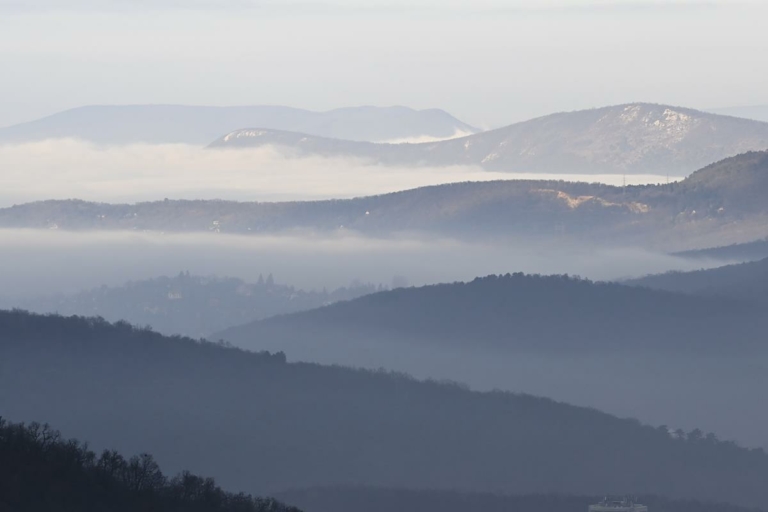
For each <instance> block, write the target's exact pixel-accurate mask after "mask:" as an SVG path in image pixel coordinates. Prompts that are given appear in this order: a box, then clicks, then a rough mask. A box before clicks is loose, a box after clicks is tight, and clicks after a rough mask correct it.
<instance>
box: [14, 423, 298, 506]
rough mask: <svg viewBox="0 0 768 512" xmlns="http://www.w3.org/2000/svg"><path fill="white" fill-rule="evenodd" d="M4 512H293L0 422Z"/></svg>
mask: <svg viewBox="0 0 768 512" xmlns="http://www.w3.org/2000/svg"><path fill="white" fill-rule="evenodd" d="M0 510H2V511H3V512H51V511H56V512H106V511H109V512H139V511H141V512H177V511H178V512H299V510H298V509H296V508H294V507H289V506H286V505H283V504H281V503H279V502H277V501H275V500H273V499H268V498H253V497H251V496H250V495H247V494H244V493H240V494H232V493H228V492H225V491H223V490H222V489H221V488H220V487H218V486H217V485H216V483H215V482H214V480H213V479H212V478H203V477H199V476H197V475H193V474H192V473H189V472H188V471H184V472H182V473H180V474H179V475H177V476H175V477H173V478H169V477H167V476H165V475H164V474H163V472H162V471H161V470H160V467H159V466H158V465H157V463H156V462H155V460H154V459H153V458H152V456H151V455H149V454H147V453H142V454H141V455H135V456H133V457H130V458H128V459H126V458H125V457H123V456H122V455H121V454H120V453H118V452H117V451H115V450H104V451H103V452H102V453H101V454H100V455H97V454H96V453H95V452H93V451H91V450H89V449H88V445H87V443H83V442H80V441H78V440H76V439H65V438H63V437H62V436H61V434H60V433H59V432H58V431H56V430H53V429H52V428H51V427H49V426H48V425H40V424H39V423H30V424H28V425H25V424H22V423H10V422H8V421H7V420H6V419H4V418H2V417H0Z"/></svg>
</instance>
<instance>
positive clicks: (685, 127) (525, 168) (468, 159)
mask: <svg viewBox="0 0 768 512" xmlns="http://www.w3.org/2000/svg"><path fill="white" fill-rule="evenodd" d="M262 146H280V147H282V148H287V149H289V150H290V151H292V152H293V153H295V154H299V155H322V156H333V157H354V158H360V159H365V160H368V161H372V162H375V163H380V164H391V165H400V166H419V165H426V166H454V165H470V166H479V167H481V168H483V169H487V170H491V171H499V172H512V173H571V174H655V175H665V174H666V175H671V176H686V175H688V174H689V173H691V172H693V171H695V170H696V169H699V168H701V167H703V166H705V165H707V164H709V163H711V162H715V161H718V160H721V159H723V158H727V157H730V156H735V155H737V154H739V153H744V152H746V151H755V150H758V151H759V150H766V149H768V123H765V122H760V121H754V120H748V119H741V118H736V117H729V116H721V115H717V114H710V113H705V112H700V111H697V110H692V109H687V108H680V107H673V106H667V105H655V104H647V103H632V104H625V105H618V106H611V107H603V108H596V109H591V110H582V111H577V112H564V113H557V114H551V115H548V116H544V117H540V118H536V119H532V120H530V121H524V122H521V123H516V124H513V125H510V126H506V127H503V128H498V129H495V130H489V131H485V132H481V133H476V134H474V135H469V136H466V137H463V138H458V139H452V140H445V141H439V142H431V143H422V144H372V143H365V142H354V141H351V140H340V139H332V138H326V137H318V136H316V135H313V134H309V133H294V132H289V131H280V130H274V129H268V128H267V127H263V126H262V127H256V126H255V127H253V128H243V129H239V130H235V131H232V132H230V133H227V134H225V135H223V136H221V137H220V138H219V139H217V140H215V141H214V142H213V143H212V144H211V145H210V147H214V148H254V147H262Z"/></svg>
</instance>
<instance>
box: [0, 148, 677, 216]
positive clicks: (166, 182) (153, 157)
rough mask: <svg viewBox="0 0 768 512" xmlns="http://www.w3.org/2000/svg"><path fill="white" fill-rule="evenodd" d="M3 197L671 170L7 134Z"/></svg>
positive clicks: (186, 193)
mask: <svg viewBox="0 0 768 512" xmlns="http://www.w3.org/2000/svg"><path fill="white" fill-rule="evenodd" d="M0 168H2V169H3V173H2V175H0V207H5V206H10V205H13V204H20V203H25V202H31V201H40V200H45V199H82V200H87V201H98V202H112V203H115V202H127V203H133V202H139V201H157V200H162V199H165V198H168V199H227V200H237V201H293V200H313V199H339V198H349V197H356V196H365V195H375V194H383V193H389V192H396V191H400V190H404V189H410V188H416V187H422V186H427V185H439V184H444V183H455V182H461V181H493V180H502V179H526V180H530V179H563V180H568V181H587V182H596V183H607V184H612V185H621V184H622V183H626V184H628V185H640V184H648V183H665V182H667V180H668V177H667V176H656V175H629V176H626V177H623V176H618V175H615V174H614V175H605V174H604V175H600V174H597V175H588V176H581V175H578V174H572V175H571V174H542V173H515V174H510V173H503V172H490V171H486V170H483V169H481V168H480V167H474V166H464V165H452V166H445V167H425V166H414V167H403V166H385V165H380V164H376V163H374V162H371V161H368V160H365V159H356V158H335V157H321V156H302V155H298V154H296V153H295V151H292V150H291V149H289V148H281V147H274V146H269V147H264V148H253V149H239V150H224V149H214V148H205V147H202V146H194V145H189V144H126V145H107V146H104V145H96V144H93V143H90V142H87V141H83V140H78V139H50V140H46V141H41V142H28V143H5V144H3V143H0Z"/></svg>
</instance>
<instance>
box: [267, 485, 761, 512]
mask: <svg viewBox="0 0 768 512" xmlns="http://www.w3.org/2000/svg"><path fill="white" fill-rule="evenodd" d="M280 497H281V499H283V500H285V501H287V502H288V503H292V504H295V505H298V506H300V507H303V508H304V509H305V510H312V511H313V512H362V511H365V512H390V511H392V510H397V511H399V512H467V511H468V510H482V511H484V512H509V511H518V510H519V511H526V512H564V511H569V512H586V511H587V510H588V507H589V505H592V504H595V503H599V502H600V501H601V500H602V499H603V496H564V495H560V494H527V495H504V494H481V493H467V492H455V491H435V490H425V489H387V488H376V487H321V488H313V489H294V490H290V491H287V492H284V493H281V494H280ZM637 503H641V504H643V505H646V506H647V507H648V508H649V510H651V511H653V512H757V511H755V510H752V509H745V508H741V507H736V506H734V505H727V504H724V503H715V502H702V501H698V500H671V499H669V498H662V497H659V496H638V497H637Z"/></svg>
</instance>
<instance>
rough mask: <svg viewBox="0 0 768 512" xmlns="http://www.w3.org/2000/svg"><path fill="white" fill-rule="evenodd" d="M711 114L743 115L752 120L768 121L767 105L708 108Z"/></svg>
mask: <svg viewBox="0 0 768 512" xmlns="http://www.w3.org/2000/svg"><path fill="white" fill-rule="evenodd" d="M709 112H712V113H713V114H720V115H725V116H733V117H743V118H744V119H752V120H754V121H763V122H768V105H746V106H741V107H725V108H714V109H709Z"/></svg>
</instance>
